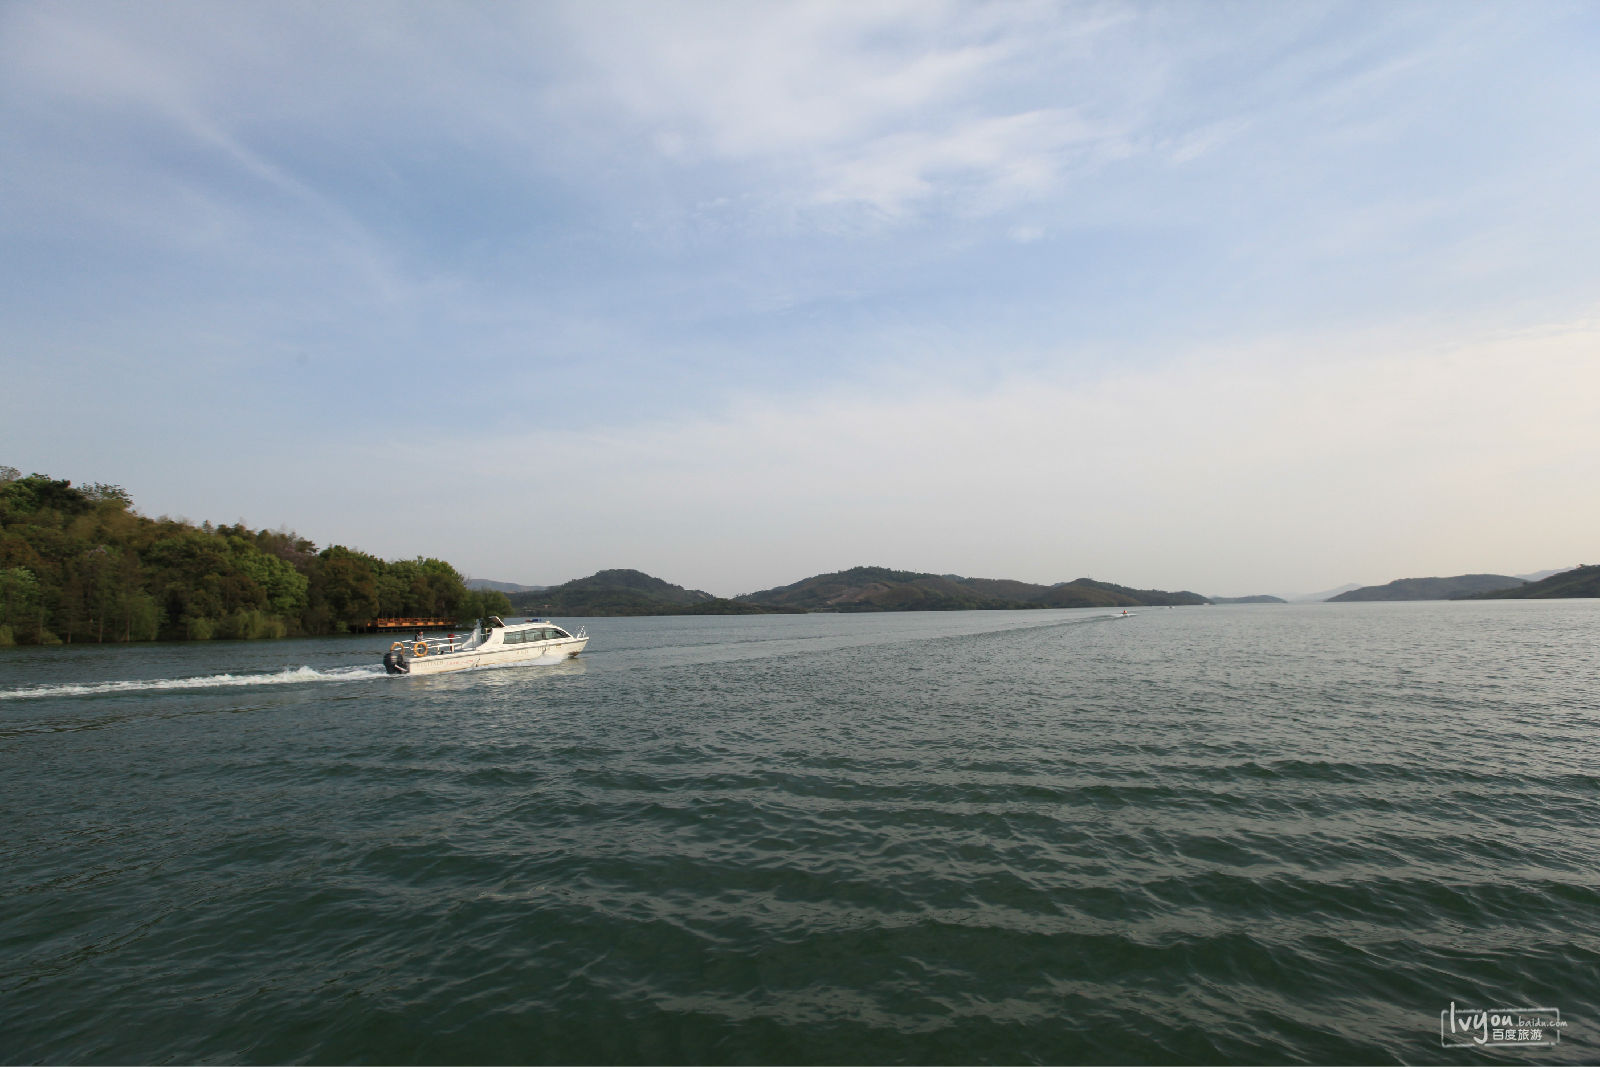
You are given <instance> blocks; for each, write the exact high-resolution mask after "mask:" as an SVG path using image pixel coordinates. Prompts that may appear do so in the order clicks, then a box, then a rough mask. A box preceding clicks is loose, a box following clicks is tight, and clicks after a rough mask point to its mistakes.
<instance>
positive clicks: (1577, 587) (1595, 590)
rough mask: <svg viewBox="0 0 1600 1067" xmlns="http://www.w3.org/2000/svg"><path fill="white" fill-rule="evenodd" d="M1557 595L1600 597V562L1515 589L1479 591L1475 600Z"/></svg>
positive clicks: (1554, 596)
mask: <svg viewBox="0 0 1600 1067" xmlns="http://www.w3.org/2000/svg"><path fill="white" fill-rule="evenodd" d="M1556 597H1600V564H1588V565H1580V566H1577V567H1574V568H1572V569H1571V570H1567V571H1557V572H1556V573H1555V574H1552V575H1550V576H1549V577H1548V578H1545V579H1543V580H1541V581H1537V582H1528V583H1526V584H1524V585H1519V586H1517V587H1515V588H1513V589H1500V590H1496V591H1493V592H1488V593H1479V594H1478V595H1477V596H1475V597H1473V599H1474V600H1546V599H1552V598H1556Z"/></svg>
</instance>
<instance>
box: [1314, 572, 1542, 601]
mask: <svg viewBox="0 0 1600 1067" xmlns="http://www.w3.org/2000/svg"><path fill="white" fill-rule="evenodd" d="M1526 584H1527V583H1526V582H1524V581H1523V580H1522V579H1521V578H1513V577H1511V576H1510V575H1506V574H1458V575H1456V576H1455V577H1453V578H1397V579H1395V580H1394V581H1392V582H1389V583H1388V584H1386V585H1368V586H1363V587H1362V588H1360V589H1352V590H1350V591H1349V592H1348V593H1340V594H1339V595H1338V596H1332V597H1329V598H1328V603H1330V604H1340V603H1349V602H1351V601H1358V600H1459V599H1461V598H1463V597H1469V596H1477V595H1480V594H1483V593H1495V592H1500V591H1502V590H1508V589H1518V588H1520V587H1522V586H1524V585H1526Z"/></svg>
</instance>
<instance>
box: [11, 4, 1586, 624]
mask: <svg viewBox="0 0 1600 1067" xmlns="http://www.w3.org/2000/svg"><path fill="white" fill-rule="evenodd" d="M1597 45H1600V8H1596V7H1594V6H1593V5H1584V4H1568V3H1529V4H1520V5H1473V6H1460V5H1450V4H1441V3H1414V4H1406V5H1393V6H1374V5H1362V4H1353V3H1330V4H1317V5H1309V4H1306V5H1273V4H1266V3H1244V4H1229V5H1192V6H1186V5H1170V4H1121V5H1100V4H1083V5H1059V4H1005V5H978V4H964V3H883V4H853V5H837V6H836V5H826V4H771V5H740V4H722V3H695V4H689V3H676V4H673V3H662V4H605V3H556V2H552V3H541V4H529V5H522V4H487V3H458V4H451V5H427V4H405V3H401V4H385V5H377V4H365V3H350V4H342V5H335V6H326V5H323V6H318V5H301V4H285V5H267V6H255V7H252V6H232V5H215V4H212V5H206V4H191V3H172V4H163V5H158V6H147V5H137V6H135V5H126V4H116V3H88V2H68V3H42V2H37V0H20V2H16V3H12V4H8V5H5V6H4V7H0V175H3V177H0V190H3V192H0V241H3V242H4V250H5V254H4V255H3V256H0V271H3V275H0V277H3V278H4V281H5V284H4V286H0V308H3V314H4V321H5V322H6V326H7V330H6V337H5V344H4V348H3V351H4V359H5V371H6V383H7V387H6V389H5V390H4V391H3V393H0V419H3V422H4V426H5V433H4V435H3V440H0V464H8V465H11V466H15V467H17V468H19V469H20V470H22V471H23V472H24V473H27V472H30V471H40V472H43V473H48V474H51V475H52V476H54V477H60V478H70V479H72V480H73V481H74V482H79V483H83V482H95V481H99V482H109V483H115V484H119V485H122V486H124V487H126V488H127V489H128V490H129V492H130V493H131V494H132V496H133V499H134V502H135V504H136V506H137V507H138V508H139V509H140V510H141V511H142V512H144V513H145V514H149V515H152V516H155V515H161V514H170V515H174V516H184V517H189V518H191V519H193V520H195V521H200V520H210V521H214V522H232V521H236V520H242V521H244V522H246V523H248V524H249V525H251V526H252V527H268V528H280V527H287V528H290V529H293V530H295V531H297V532H299V533H300V534H302V535H304V536H306V537H308V538H311V539H312V540H314V541H316V542H317V543H318V544H320V545H326V544H329V543H343V544H348V545H351V546H354V547H359V548H361V549H363V550H365V551H369V552H373V553H376V554H378V555H382V556H385V557H388V558H397V557H406V558H409V557H413V556H417V555H432V556H439V557H442V558H445V559H448V560H450V561H451V562H452V563H454V564H455V565H456V566H457V567H458V568H460V569H461V570H462V571H463V572H464V573H467V574H469V575H472V576H483V577H488V578H491V579H493V580H499V581H511V582H518V583H522V584H529V585H553V584H559V583H560V582H564V581H567V580H569V579H571V578H574V577H581V576H584V575H587V574H590V573H593V572H594V571H596V570H599V569H602V568H607V567H636V568H638V569H640V570H643V571H645V572H647V573H649V574H653V575H656V576H658V577H662V578H664V579H666V580H667V581H670V582H674V583H678V584H682V585H684V586H687V587H690V588H701V589H706V590H708V591H710V592H712V593H715V594H717V595H722V596H732V595H737V594H741V593H748V592H752V591H755V590H759V589H764V588H770V587H774V586H779V585H785V584H789V583H792V582H794V581H798V580H800V579H802V578H805V577H809V576H811V575H813V574H818V573H825V572H830V571H837V570H841V569H846V568H848V567H851V566H856V565H860V564H875V565H883V566H890V567H895V568H897V569H905V570H913V571H926V572H931V573H957V574H962V575H966V576H970V577H998V578H1016V579H1021V580H1026V581H1034V582H1044V583H1048V582H1055V581H1063V580H1070V579H1071V578H1075V577H1079V576H1086V575H1092V576H1094V577H1096V578H1100V579H1102V580H1106V581H1112V582H1117V583H1119V584H1124V585H1130V586H1135V587H1141V588H1165V589H1178V588H1187V589H1191V590H1194V591H1196V592H1201V593H1204V594H1206V595H1215V596H1244V595H1251V594H1257V593H1273V594H1276V595H1289V594H1292V593H1295V594H1300V595H1303V592H1309V591H1318V590H1325V589H1333V588H1336V587H1338V586H1339V585H1341V584H1344V583H1351V582H1354V583H1356V584H1362V585H1377V584H1383V583H1385V582H1388V581H1391V580H1393V579H1395V578H1402V577H1419V576H1427V575H1441V576H1442V575H1456V574H1467V573H1503V574H1525V573H1531V572H1534V571H1537V570H1541V569H1548V568H1551V567H1556V566H1562V565H1566V564H1564V563H1563V561H1567V560H1573V561H1578V560H1587V559H1591V558H1593V557H1594V552H1593V551H1591V546H1592V545H1593V544H1594V543H1595V537H1596V534H1597V532H1600V497H1597V495H1596V494H1595V493H1593V492H1592V491H1585V490H1584V489H1583V488H1582V487H1584V486H1590V487H1592V486H1593V485H1595V484H1600V407H1597V406H1596V404H1595V400H1594V398H1595V397H1596V396H1600V358H1597V357H1600V296H1597V293H1600V257H1596V256H1595V255H1594V252H1593V249H1594V248H1595V246H1596V243H1597V238H1600V205H1597V204H1596V200H1597V194H1596V192H1595V182H1594V180H1593V175H1594V174H1595V173H1596V172H1597V170H1600V167H1597V163H1600V144H1597V142H1596V140H1595V138H1594V136H1593V131H1594V129H1596V128H1597V127H1600V79H1596V78H1595V77H1594V76H1593V73H1592V57H1593V56H1594V55H1595V54H1596V46H1597Z"/></svg>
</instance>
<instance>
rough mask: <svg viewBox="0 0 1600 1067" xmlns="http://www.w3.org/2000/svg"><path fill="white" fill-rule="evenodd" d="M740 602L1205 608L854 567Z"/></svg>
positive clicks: (1194, 597) (1074, 585)
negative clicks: (1167, 606)
mask: <svg viewBox="0 0 1600 1067" xmlns="http://www.w3.org/2000/svg"><path fill="white" fill-rule="evenodd" d="M737 599H739V600H741V601H745V602H747V603H751V604H759V605H761V606H763V607H770V608H788V609H799V610H801V611H970V610H973V609H983V608H1000V609H1015V608H1091V607H1134V606H1137V605H1141V604H1204V603H1205V602H1206V600H1205V598H1204V597H1202V596H1199V595H1198V594H1196V593H1190V592H1187V591H1185V592H1178V593H1171V592H1168V591H1166V590H1164V589H1130V588H1128V587H1127V586H1124V585H1115V584H1113V583H1111V582H1097V581H1095V580H1094V579H1092V578H1078V579H1075V580H1074V581H1070V582H1058V583H1056V584H1055V585H1035V584H1033V583H1031V582H1019V581H1015V580H1012V579H1007V578H963V577H961V576H960V575H955V574H922V573H918V572H915V571H897V570H891V569H889V568H887V567H852V568H851V569H849V570H847V571H835V572H834V573H831V574H818V575H815V576H814V577H811V578H806V579H804V580H803V581H799V582H795V583H794V584H793V585H785V586H780V587H779V588H777V589H764V590H762V591H761V592H759V593H748V594H746V595H744V596H741V597H738V598H737Z"/></svg>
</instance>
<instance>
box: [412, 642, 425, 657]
mask: <svg viewBox="0 0 1600 1067" xmlns="http://www.w3.org/2000/svg"><path fill="white" fill-rule="evenodd" d="M411 654H412V655H413V656H426V655H427V654H428V642H426V641H418V642H417V643H416V644H414V645H412V646H411Z"/></svg>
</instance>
